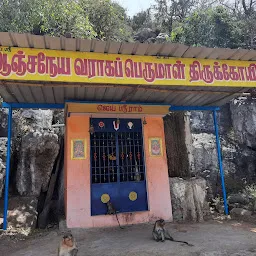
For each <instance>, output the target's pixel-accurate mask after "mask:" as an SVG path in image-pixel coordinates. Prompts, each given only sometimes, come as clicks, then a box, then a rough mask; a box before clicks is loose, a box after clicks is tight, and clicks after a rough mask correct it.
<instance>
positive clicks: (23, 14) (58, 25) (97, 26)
mask: <svg viewBox="0 0 256 256" xmlns="http://www.w3.org/2000/svg"><path fill="white" fill-rule="evenodd" d="M0 31H13V32H20V33H25V32H29V33H33V34H42V35H44V34H48V35H52V36H61V35H65V34H66V33H71V35H72V36H74V37H79V38H98V39H104V40H107V39H112V40H119V41H124V40H129V39H130V38H131V32H132V31H131V28H130V27H129V26H128V22H127V16H126V11H125V9H124V8H123V7H121V6H120V5H118V4H117V3H115V2H112V1H110V0H79V1H78V0H58V1H57V0H56V1H53V0H1V1H0Z"/></svg>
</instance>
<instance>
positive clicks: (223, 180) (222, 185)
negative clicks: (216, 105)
mask: <svg viewBox="0 0 256 256" xmlns="http://www.w3.org/2000/svg"><path fill="white" fill-rule="evenodd" d="M213 121H214V129H215V136H216V149H217V156H218V163H219V170H220V177H221V187H222V193H223V200H224V211H225V214H226V215H228V204H227V194H226V187H225V178H224V171H223V165H222V156H221V146H220V137H219V129H218V121H217V111H216V110H213Z"/></svg>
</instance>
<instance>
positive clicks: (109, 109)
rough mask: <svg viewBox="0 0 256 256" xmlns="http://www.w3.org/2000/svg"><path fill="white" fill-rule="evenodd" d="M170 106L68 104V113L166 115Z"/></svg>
mask: <svg viewBox="0 0 256 256" xmlns="http://www.w3.org/2000/svg"><path fill="white" fill-rule="evenodd" d="M169 108H170V106H158V105H135V104H134V105H133V104H104V103H100V104H86V103H68V104H67V111H68V112H70V113H92V114H93V113H104V114H150V115H166V114H167V113H169Z"/></svg>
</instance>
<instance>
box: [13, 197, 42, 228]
mask: <svg viewBox="0 0 256 256" xmlns="http://www.w3.org/2000/svg"><path fill="white" fill-rule="evenodd" d="M37 203H38V200H37V198H35V197H11V198H10V199H9V211H8V227H10V228H11V227H14V228H23V229H35V228H36V222H37V210H36V209H37Z"/></svg>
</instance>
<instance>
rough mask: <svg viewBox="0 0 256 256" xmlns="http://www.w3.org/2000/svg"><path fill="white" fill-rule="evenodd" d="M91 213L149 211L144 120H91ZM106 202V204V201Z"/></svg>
mask: <svg viewBox="0 0 256 256" xmlns="http://www.w3.org/2000/svg"><path fill="white" fill-rule="evenodd" d="M90 122H91V129H92V130H93V132H92V133H91V214H92V215H103V214H106V205H105V204H104V203H103V202H104V200H102V196H103V195H105V196H106V197H107V198H108V197H109V198H110V201H111V202H112V203H113V204H114V206H115V208H116V210H117V211H118V212H135V211H146V210H148V203H147V191H146V175H145V164H144V148H143V134H142V121H141V119H111V118H107V119H100V118H91V120H90ZM102 201H103V202H102Z"/></svg>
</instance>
